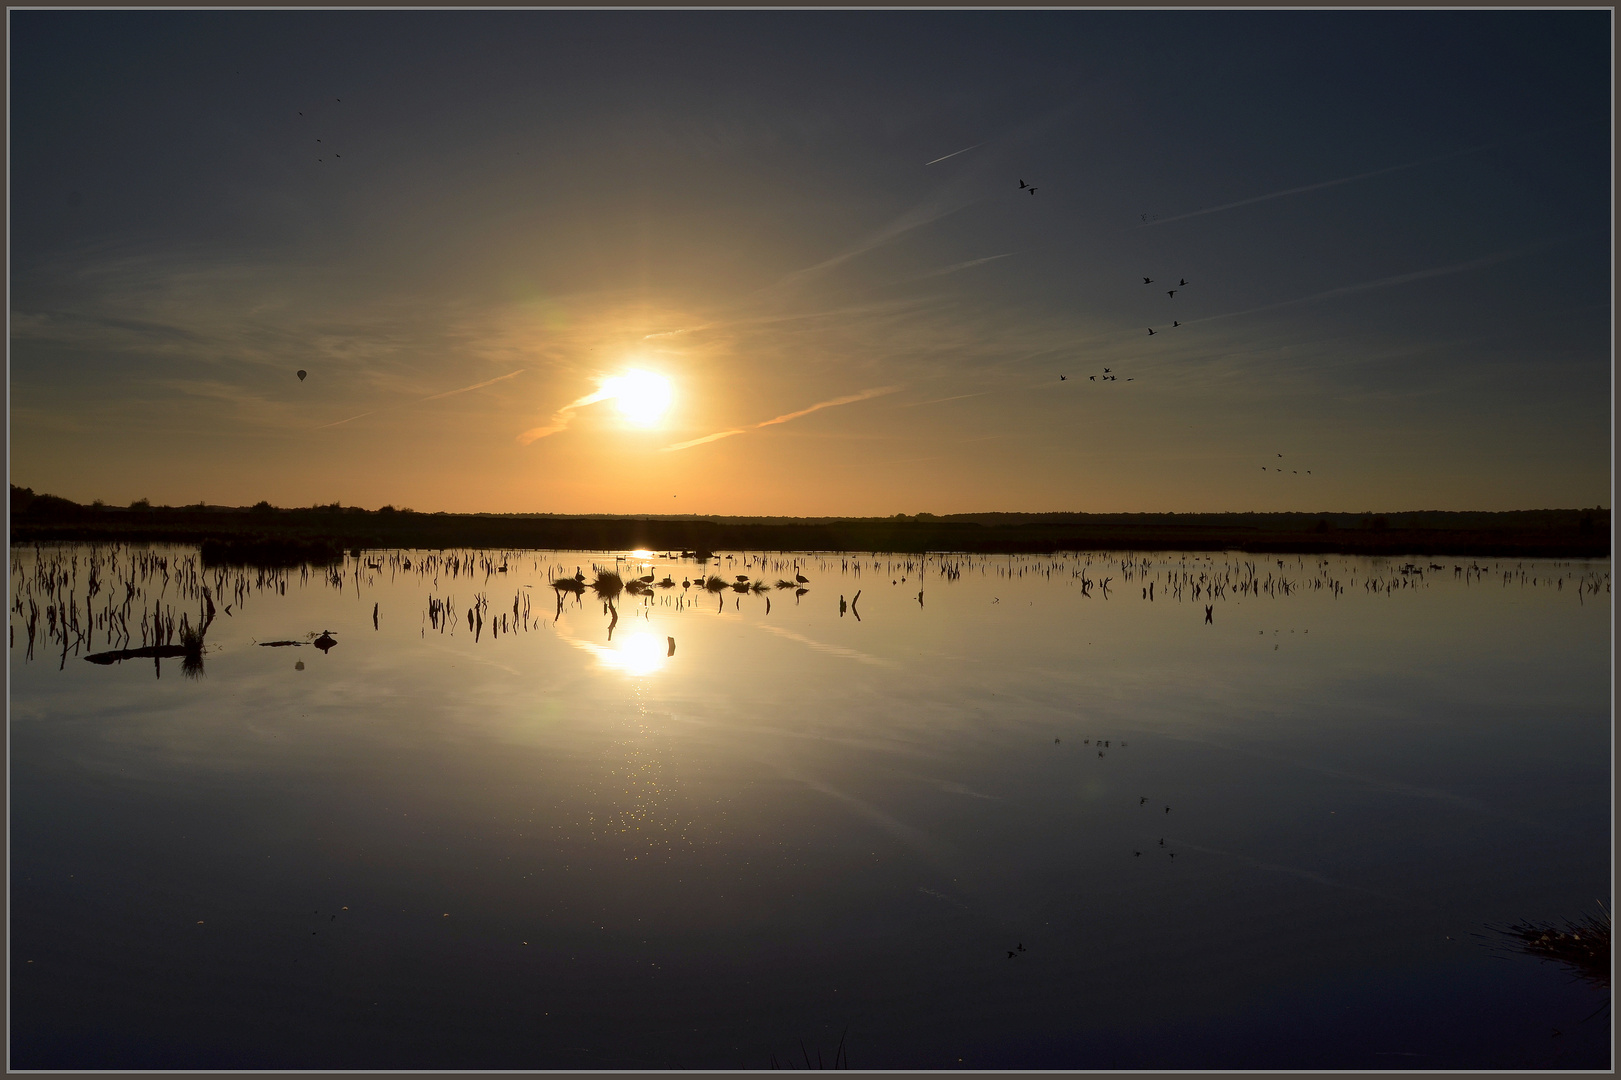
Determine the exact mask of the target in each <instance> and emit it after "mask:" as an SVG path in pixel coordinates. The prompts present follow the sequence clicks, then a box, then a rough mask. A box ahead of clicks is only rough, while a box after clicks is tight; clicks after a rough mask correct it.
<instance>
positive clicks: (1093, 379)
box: [1086, 375, 1098, 382]
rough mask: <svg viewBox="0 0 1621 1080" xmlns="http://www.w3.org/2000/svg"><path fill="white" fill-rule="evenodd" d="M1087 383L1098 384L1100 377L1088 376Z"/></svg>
mask: <svg viewBox="0 0 1621 1080" xmlns="http://www.w3.org/2000/svg"><path fill="white" fill-rule="evenodd" d="M1086 381H1087V382H1097V381H1098V377H1097V376H1096V375H1088V376H1087V377H1086Z"/></svg>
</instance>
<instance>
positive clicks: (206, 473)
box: [9, 10, 1613, 516]
mask: <svg viewBox="0 0 1621 1080" xmlns="http://www.w3.org/2000/svg"><path fill="white" fill-rule="evenodd" d="M9 19H10V31H11V33H10V72H11V86H10V90H11V97H10V110H11V115H10V121H11V123H10V145H9V155H10V157H9V168H10V179H11V187H10V191H11V201H10V206H9V213H10V225H11V231H10V236H11V245H10V272H11V279H10V282H11V289H10V297H9V302H10V309H9V328H10V350H9V365H10V367H9V389H10V413H9V416H10V455H11V456H10V472H11V480H12V482H13V483H15V484H19V485H23V486H29V487H32V488H34V490H36V491H46V492H51V493H53V494H57V495H62V496H65V497H67V498H71V499H75V500H79V501H84V502H89V501H91V500H93V499H102V500H105V501H106V502H107V503H109V504H112V505H124V504H127V503H129V502H130V501H132V500H136V499H140V498H148V499H150V500H151V501H152V502H153V503H155V504H172V505H185V504H192V503H197V502H200V501H201V502H207V503H211V504H225V505H248V504H251V503H254V502H257V501H259V500H260V499H268V500H270V501H271V502H272V503H274V504H276V505H278V506H309V505H312V504H326V503H331V502H334V501H336V502H341V503H343V504H344V505H346V506H363V507H367V508H373V509H375V508H377V507H379V506H382V505H384V504H389V505H393V506H396V507H407V506H408V507H412V508H414V509H417V510H419V511H436V510H445V511H450V512H498V513H508V512H551V513H653V514H658V513H666V514H689V513H690V514H736V515H790V516H798V515H807V516H821V515H861V516H865V515H889V514H895V513H907V514H916V513H920V512H927V513H935V514H946V513H965V512H988V511H1028V512H1036V511H1087V512H1164V511H1175V512H1199V511H1246V510H1252V511H1277V510H1293V511H1306V512H1323V511H1338V512H1367V511H1399V510H1418V509H1441V510H1465V509H1470V510H1510V509H1531V508H1545V507H1575V506H1591V505H1605V506H1607V505H1609V492H1610V483H1611V472H1610V461H1611V438H1612V436H1611V426H1610V418H1611V399H1612V365H1611V353H1610V343H1611V340H1612V318H1613V312H1612V305H1611V296H1612V286H1613V283H1612V279H1611V230H1612V218H1611V168H1612V166H1611V147H1612V130H1611V112H1610V108H1611V104H1610V103H1611V61H1610V43H1611V14H1610V13H1609V12H1608V11H1602V10H1588V11H1580V10H1568V11H1547V10H1529V11H1507V10H1476V11H1461V10H1438V11H1401V10H1386V11H1355V10H1343V11H1307V10H1296V11H1208V10H1203V11H1188V10H1183V11H1086V10H1077V11H1050V10H1049V11H977V12H975V11H949V10H934V11H890V12H878V11H844V12H838V11H797V12H791V11H572V12H569V11H540V10H529V11H483V12H473V11H412V10H399V11H348V12H336V11H319V10H315V11H229V10H221V11H184V10H182V11H168V12H138V11H136V12H130V11H117V10H103V11H83V12H68V11H45V10H40V11H16V10H12V11H11V12H10V16H9ZM1026 185H1028V186H1026ZM1030 186H1033V187H1034V189H1035V190H1034V193H1031V191H1030ZM1144 278H1151V279H1152V281H1151V282H1150V283H1146V284H1145V283H1144V281H1143V279H1144ZM1183 281H1185V282H1186V284H1181V283H1182V282H1183ZM1172 290H1175V294H1174V295H1169V293H1170V292H1171V291H1172ZM1150 329H1152V330H1153V331H1154V332H1153V333H1152V334H1150V333H1149V332H1148V331H1149V330H1150ZM300 371H303V372H304V373H305V376H304V378H302V379H300V378H299V377H298V374H297V373H298V372H300Z"/></svg>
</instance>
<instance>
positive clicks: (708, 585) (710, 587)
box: [704, 574, 731, 593]
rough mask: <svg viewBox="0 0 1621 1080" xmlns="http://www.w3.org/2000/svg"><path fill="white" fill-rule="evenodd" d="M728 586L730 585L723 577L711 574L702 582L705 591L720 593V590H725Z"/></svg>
mask: <svg viewBox="0 0 1621 1080" xmlns="http://www.w3.org/2000/svg"><path fill="white" fill-rule="evenodd" d="M730 587H731V586H729V585H727V584H726V579H725V578H722V577H716V576H714V575H713V574H711V575H710V577H709V580H708V581H706V582H704V591H705V592H712V593H722V592H725V591H726V590H727V589H728V588H730Z"/></svg>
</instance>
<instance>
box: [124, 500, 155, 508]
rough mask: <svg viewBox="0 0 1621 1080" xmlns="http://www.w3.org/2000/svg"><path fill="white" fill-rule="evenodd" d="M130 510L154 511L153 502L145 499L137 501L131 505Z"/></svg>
mask: <svg viewBox="0 0 1621 1080" xmlns="http://www.w3.org/2000/svg"><path fill="white" fill-rule="evenodd" d="M129 508H130V509H131V510H150V509H152V500H151V499H148V498H144V497H143V498H139V499H136V500H135V501H134V502H132V503H130V504H129Z"/></svg>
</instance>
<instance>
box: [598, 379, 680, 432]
mask: <svg viewBox="0 0 1621 1080" xmlns="http://www.w3.org/2000/svg"><path fill="white" fill-rule="evenodd" d="M602 391H603V393H604V394H607V395H608V396H611V397H612V398H613V399H614V402H615V404H617V405H618V406H619V411H620V412H621V413H624V415H625V418H626V419H627V420H629V421H630V422H631V423H633V424H635V425H637V426H638V427H652V426H653V425H655V424H657V423H658V422H659V420H660V419H662V418H663V416H664V414H665V412H666V411H667V410H668V409H669V407H670V398H671V396H672V394H671V390H670V380H669V379H666V378H665V377H664V376H662V375H655V374H653V373H652V372H650V371H627V372H626V373H625V374H623V375H615V376H613V377H612V378H610V379H608V380H607V381H606V382H604V383H603V384H602Z"/></svg>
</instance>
